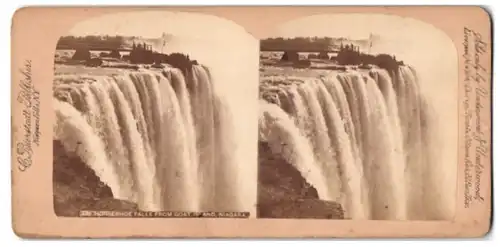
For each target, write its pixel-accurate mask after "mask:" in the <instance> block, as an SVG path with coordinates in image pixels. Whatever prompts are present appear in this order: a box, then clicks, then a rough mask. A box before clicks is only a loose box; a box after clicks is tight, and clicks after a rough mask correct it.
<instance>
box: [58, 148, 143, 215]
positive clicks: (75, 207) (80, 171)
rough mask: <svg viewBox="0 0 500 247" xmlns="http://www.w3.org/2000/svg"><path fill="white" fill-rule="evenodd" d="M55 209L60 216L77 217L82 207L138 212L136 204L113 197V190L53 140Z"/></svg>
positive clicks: (86, 208)
mask: <svg viewBox="0 0 500 247" xmlns="http://www.w3.org/2000/svg"><path fill="white" fill-rule="evenodd" d="M53 145H54V149H53V150H54V151H53V156H54V162H53V165H54V169H53V189H54V211H55V213H56V215H57V216H69V217H77V216H78V215H79V212H80V210H113V211H137V205H135V204H134V203H131V202H128V201H123V200H118V199H114V198H113V193H112V192H111V189H110V188H109V187H108V186H107V185H105V184H104V183H102V182H101V181H100V179H99V178H98V177H97V176H96V175H95V173H94V171H92V169H90V168H89V167H87V166H86V165H85V164H84V163H83V162H82V161H81V160H80V159H79V158H76V157H69V156H68V155H67V153H66V152H65V150H64V148H63V146H62V145H61V143H60V142H59V141H54V142H53Z"/></svg>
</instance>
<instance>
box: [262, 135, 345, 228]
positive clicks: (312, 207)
mask: <svg viewBox="0 0 500 247" xmlns="http://www.w3.org/2000/svg"><path fill="white" fill-rule="evenodd" d="M258 196H259V198H258V206H257V216H258V217H261V218H319V219H343V217H344V213H343V210H342V207H341V206H340V204H338V203H336V202H329V201H323V200H320V199H318V192H317V191H316V189H314V188H313V187H311V186H310V185H309V184H308V183H307V182H306V181H305V180H304V179H303V178H302V176H301V175H300V172H299V171H297V170H296V169H295V168H293V166H292V165H291V164H288V163H287V162H286V161H284V160H283V159H282V158H280V157H279V156H276V155H273V154H272V153H271V152H270V151H269V148H268V146H267V143H264V142H259V183H258Z"/></svg>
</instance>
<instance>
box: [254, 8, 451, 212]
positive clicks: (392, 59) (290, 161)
mask: <svg viewBox="0 0 500 247" xmlns="http://www.w3.org/2000/svg"><path fill="white" fill-rule="evenodd" d="M260 51H261V52H260V82H259V86H260V96H261V101H260V111H261V113H260V120H259V133H260V135H259V178H260V180H263V181H265V184H264V186H262V187H259V200H260V201H259V203H263V204H266V203H268V201H269V200H270V199H269V198H272V200H277V201H279V202H280V203H281V204H282V207H283V210H282V212H269V211H266V210H263V211H259V213H260V216H261V217H279V218H281V217H284V218H303V217H305V218H331V219H373V220H450V219H452V218H453V216H454V211H455V209H454V207H455V196H456V172H457V165H456V145H457V140H456V138H455V137H454V135H455V133H456V131H457V129H456V125H457V121H456V119H457V112H456V111H453V110H450V109H456V108H457V85H456V80H457V73H458V70H457V67H456V64H457V53H456V50H455V46H454V45H453V43H452V42H451V41H450V39H449V38H448V37H447V36H446V35H444V34H443V33H442V32H441V31H439V30H437V29H436V28H434V27H433V26H432V25H429V24H426V23H423V22H421V21H417V20H413V19H409V18H402V17H398V16H392V15H376V14H331V15H315V16H308V17H302V18H299V19H296V20H292V21H289V22H286V23H284V24H281V25H279V26H278V27H277V28H276V32H275V36H273V37H268V38H265V39H262V40H261V42H260ZM272 173H276V174H279V176H276V177H277V178H275V177H272V178H271V176H272V175H270V174H272ZM272 184H280V186H279V188H280V189H279V190H273V189H271V187H268V186H267V185H272Z"/></svg>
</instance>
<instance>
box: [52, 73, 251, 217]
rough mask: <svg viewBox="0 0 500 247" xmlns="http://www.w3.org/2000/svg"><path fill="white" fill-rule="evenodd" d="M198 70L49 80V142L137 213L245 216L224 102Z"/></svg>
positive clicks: (246, 206)
mask: <svg viewBox="0 0 500 247" xmlns="http://www.w3.org/2000/svg"><path fill="white" fill-rule="evenodd" d="M208 72H209V71H208V70H207V69H206V68H204V67H202V66H193V68H192V70H191V71H187V72H186V73H185V74H184V73H182V72H181V71H180V70H177V69H173V68H167V69H165V70H164V71H162V72H159V71H140V72H127V73H124V74H122V75H107V76H98V75H86V76H73V75H56V79H55V83H54V84H55V87H54V99H53V101H54V109H55V113H56V122H55V125H54V136H55V139H57V140H59V141H60V142H61V143H62V144H63V146H64V148H65V151H66V152H68V153H70V154H74V155H77V156H78V157H80V158H81V159H82V161H84V162H85V163H86V164H87V165H88V166H89V167H90V168H92V169H93V170H94V171H95V172H96V174H97V176H99V178H100V179H101V181H102V182H104V183H105V184H107V185H108V186H109V187H110V188H111V191H112V193H113V196H114V197H115V198H117V199H123V200H129V201H132V202H135V203H137V205H138V207H139V208H140V209H141V210H151V211H156V210H178V211H251V209H252V208H253V207H254V205H249V203H248V202H249V201H251V200H248V199H246V198H243V197H244V196H245V195H246V193H243V192H242V191H241V189H240V187H239V186H240V185H241V183H237V180H238V179H240V176H238V172H239V171H238V170H237V166H235V160H236V157H234V156H235V153H234V152H232V149H231V148H232V147H233V143H234V142H235V139H236V137H235V135H237V134H238V133H236V132H235V131H232V127H231V126H232V124H233V122H232V119H231V115H230V114H229V113H228V109H227V104H228V102H227V101H225V99H224V95H222V96H221V95H217V94H215V93H214V92H213V91H214V87H216V86H217V82H216V81H213V79H212V78H211V77H210V74H209V73H208Z"/></svg>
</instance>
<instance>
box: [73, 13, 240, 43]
mask: <svg viewBox="0 0 500 247" xmlns="http://www.w3.org/2000/svg"><path fill="white" fill-rule="evenodd" d="M229 32H235V33H236V34H239V33H245V31H244V29H243V28H242V27H241V26H239V25H237V24H236V23H234V22H232V21H229V20H226V19H223V18H219V17H216V16H212V15H206V14H197V13H187V12H173V11H139V12H122V13H116V14H107V15H102V16H98V17H94V18H90V19H87V20H85V21H81V22H79V23H77V24H76V25H75V26H73V28H72V29H71V30H70V31H69V35H75V36H85V35H122V36H142V37H144V38H159V37H161V36H162V34H163V33H168V34H174V35H176V36H182V37H192V38H199V39H217V38H220V37H221V36H222V37H224V36H227V33H229ZM236 34H235V36H237V35H236ZM245 34H246V33H245Z"/></svg>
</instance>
